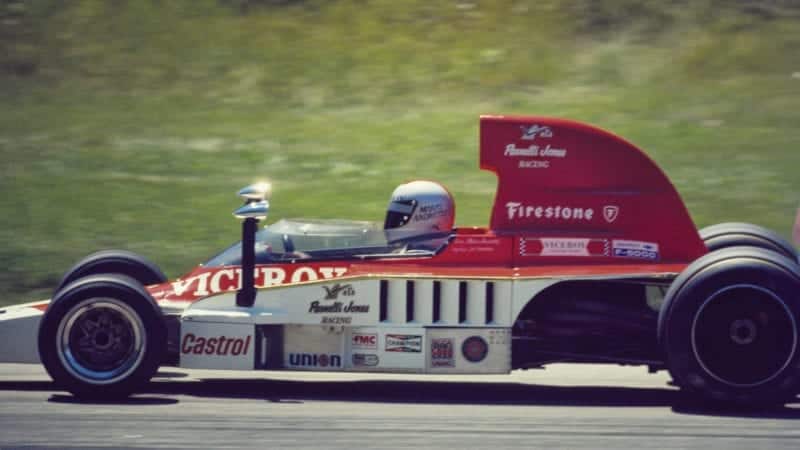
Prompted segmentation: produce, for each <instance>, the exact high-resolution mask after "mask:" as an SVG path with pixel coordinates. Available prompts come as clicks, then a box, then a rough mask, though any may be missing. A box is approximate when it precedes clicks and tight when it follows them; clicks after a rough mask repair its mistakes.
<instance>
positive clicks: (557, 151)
mask: <svg viewBox="0 0 800 450" xmlns="http://www.w3.org/2000/svg"><path fill="white" fill-rule="evenodd" d="M503 155H505V156H525V157H539V158H566V157H567V150H566V149H564V148H555V147H551V146H550V144H548V145H546V146H544V147H540V146H538V145H529V146H527V147H517V146H516V144H508V145H506V150H505V152H503Z"/></svg>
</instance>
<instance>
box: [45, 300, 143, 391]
mask: <svg viewBox="0 0 800 450" xmlns="http://www.w3.org/2000/svg"><path fill="white" fill-rule="evenodd" d="M144 335H145V331H144V324H143V323H142V320H141V319H140V317H139V315H138V314H136V312H135V311H134V310H133V309H132V308H131V307H130V306H128V305H127V304H126V303H125V302H123V301H121V300H118V299H112V298H91V299H88V300H84V301H83V302H80V303H79V304H78V305H76V306H75V307H73V308H72V309H70V310H69V311H68V312H67V314H66V315H65V316H64V319H63V320H62V321H61V324H60V325H59V328H58V333H57V350H58V357H59V358H60V359H61V362H62V363H63V364H64V367H65V368H66V369H67V371H69V372H70V373H71V374H72V375H73V376H75V377H76V378H78V379H80V380H82V381H84V382H87V383H91V384H109V383H114V382H117V381H119V380H121V379H123V378H125V377H126V376H128V375H130V373H131V372H133V371H134V370H136V368H137V367H138V366H139V363H140V362H141V360H142V358H143V356H144V349H145V344H144Z"/></svg>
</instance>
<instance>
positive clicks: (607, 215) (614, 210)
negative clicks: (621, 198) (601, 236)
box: [603, 205, 619, 223]
mask: <svg viewBox="0 0 800 450" xmlns="http://www.w3.org/2000/svg"><path fill="white" fill-rule="evenodd" d="M617 217H619V206H615V205H608V206H604V207H603V219H606V222H608V223H614V221H616V220H617Z"/></svg>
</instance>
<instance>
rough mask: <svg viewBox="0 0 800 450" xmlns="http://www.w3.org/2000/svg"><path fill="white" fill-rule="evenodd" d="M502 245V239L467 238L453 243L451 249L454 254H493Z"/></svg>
mask: <svg viewBox="0 0 800 450" xmlns="http://www.w3.org/2000/svg"><path fill="white" fill-rule="evenodd" d="M500 244H501V242H500V239H493V238H467V239H464V240H457V241H455V242H453V243H452V244H451V245H450V247H451V251H452V252H454V253H492V252H494V251H496V250H497V247H499V246H500Z"/></svg>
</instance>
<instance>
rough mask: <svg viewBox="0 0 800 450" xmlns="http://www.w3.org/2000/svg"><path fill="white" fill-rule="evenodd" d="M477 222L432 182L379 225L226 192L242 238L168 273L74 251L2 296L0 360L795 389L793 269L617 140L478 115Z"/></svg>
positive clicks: (68, 385)
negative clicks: (629, 369) (45, 279)
mask: <svg viewBox="0 0 800 450" xmlns="http://www.w3.org/2000/svg"><path fill="white" fill-rule="evenodd" d="M480 165H481V168H482V169H485V170H489V171H492V172H494V173H495V174H496V175H497V178H498V187H497V193H496V196H495V203H494V208H493V209H492V213H491V220H490V223H489V226H488V227H467V228H460V227H459V228H454V227H453V223H454V220H453V219H454V213H455V205H454V204H453V200H452V197H451V196H450V194H449V193H448V192H447V190H446V189H444V188H443V187H442V186H441V185H439V184H438V183H435V182H431V181H415V182H411V183H406V184H403V185H401V186H399V187H398V188H397V189H396V190H395V192H394V193H393V194H392V197H391V200H390V204H389V208H388V212H387V215H386V220H385V222H384V223H383V224H373V223H369V222H354V221H338V220H337V221H332V220H281V221H278V222H276V223H274V224H272V225H269V226H267V227H264V228H263V229H261V230H258V227H257V223H258V221H260V220H263V219H264V218H265V217H266V215H267V211H268V209H269V204H268V201H267V196H268V188H267V186H264V185H254V186H250V187H248V188H245V189H243V190H242V191H240V195H241V196H242V197H243V198H244V200H245V204H244V206H242V207H241V208H239V209H238V210H237V211H236V213H235V214H236V216H237V217H239V218H241V219H243V227H242V234H243V237H242V242H240V243H238V244H236V245H234V246H233V247H231V248H229V249H227V250H225V251H223V252H222V253H220V254H218V255H217V256H215V257H213V258H211V259H210V260H209V261H208V262H206V263H204V264H202V265H200V266H198V267H196V268H195V269H193V270H192V271H191V272H189V273H188V274H186V275H185V276H183V277H180V278H178V279H176V280H172V281H168V280H167V279H166V277H165V276H164V275H163V274H162V272H161V271H160V270H159V269H158V267H156V266H155V265H154V264H152V263H150V262H148V261H147V260H145V259H144V258H142V257H140V256H137V255H135V254H132V253H129V252H122V251H106V252H100V253H96V254H93V255H90V256H89V257H87V258H86V259H84V260H82V261H81V262H79V263H78V264H77V265H76V266H74V267H73V268H72V269H70V270H69V271H68V272H67V273H66V275H65V276H64V279H63V280H62V281H61V283H60V285H59V286H58V288H57V290H56V293H55V295H54V296H53V298H52V300H49V301H45V302H39V303H32V304H26V305H18V306H12V307H7V308H4V309H0V361H3V362H30V363H38V362H41V363H43V364H44V366H45V368H46V369H47V371H48V373H49V374H50V375H51V376H52V378H53V379H54V380H55V381H56V383H58V385H59V386H61V387H63V388H64V389H66V390H69V391H70V392H72V393H74V394H75V395H77V396H80V397H104V398H105V397H109V396H120V395H128V394H130V393H132V392H135V391H137V390H139V389H141V388H142V387H143V384H144V383H146V382H147V381H148V380H149V379H150V378H151V376H153V374H154V373H155V372H156V370H157V368H158V367H159V366H160V365H164V364H178V365H180V366H181V367H186V368H193V369H233V370H251V371H252V370H315V371H334V372H337V371H343V372H344V371H349V372H404V373H426V374H456V373H458V374H490V373H491V374H498V373H508V372H509V371H511V370H514V369H526V368H533V367H540V366H542V365H544V364H547V363H552V362H580V363H617V364H625V365H644V366H648V367H649V368H650V369H652V370H654V371H655V370H660V369H668V370H669V371H670V373H671V375H672V377H673V378H674V381H675V383H676V384H677V385H679V386H680V387H681V388H683V389H685V390H687V391H690V392H695V393H698V394H701V395H703V396H705V397H707V398H710V399H713V400H720V401H726V402H735V403H783V402H787V401H790V400H792V399H794V398H795V396H796V394H797V393H798V391H800V351H798V348H797V347H798V340H800V336H798V321H800V264H798V256H797V253H796V250H795V249H794V247H792V245H791V244H789V243H788V242H787V241H785V240H784V239H782V238H781V237H780V236H778V235H777V234H775V233H773V232H771V231H768V230H765V229H763V228H760V227H757V226H754V225H748V224H722V225H716V226H712V227H709V228H706V229H704V230H701V231H699V232H698V230H697V229H696V228H695V226H694V224H693V223H692V220H691V218H690V217H689V214H688V212H687V210H686V208H685V206H684V205H683V203H682V201H681V199H680V197H679V196H678V194H677V192H676V191H675V188H674V187H673V186H672V184H671V183H670V182H669V180H668V179H667V177H666V176H665V175H664V173H663V172H662V171H661V170H660V169H659V168H658V167H657V166H656V165H655V164H654V163H653V161H652V160H650V159H649V158H648V157H647V156H645V154H644V153H642V152H641V151H640V150H639V149H637V148H636V147H635V146H633V145H632V144H630V143H628V142H626V141H624V140H622V139H620V138H619V137H617V136H614V135H612V134H610V133H608V132H605V131H602V130H600V129H597V128H594V127H591V126H588V125H584V124H581V123H576V122H573V121H568V120H562V119H553V118H545V117H509V116H484V117H481V121H480Z"/></svg>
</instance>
